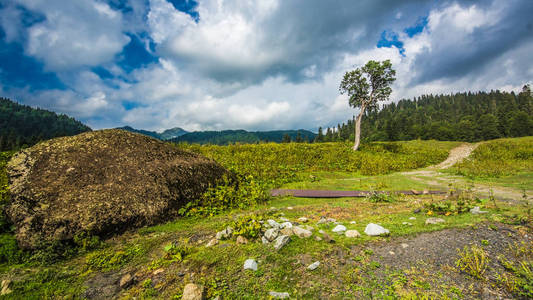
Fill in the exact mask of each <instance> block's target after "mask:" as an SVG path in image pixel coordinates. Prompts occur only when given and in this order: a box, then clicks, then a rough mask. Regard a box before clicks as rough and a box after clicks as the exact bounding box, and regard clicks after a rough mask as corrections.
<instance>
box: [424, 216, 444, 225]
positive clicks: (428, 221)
mask: <svg viewBox="0 0 533 300" xmlns="http://www.w3.org/2000/svg"><path fill="white" fill-rule="evenodd" d="M444 222H446V221H444V219H441V218H427V219H426V225H428V224H439V223H444Z"/></svg>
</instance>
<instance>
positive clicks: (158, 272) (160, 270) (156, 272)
mask: <svg viewBox="0 0 533 300" xmlns="http://www.w3.org/2000/svg"><path fill="white" fill-rule="evenodd" d="M163 272H165V269H163V268H159V269H157V270H155V271H153V272H152V275H154V276H155V275H158V274H161V273H163Z"/></svg>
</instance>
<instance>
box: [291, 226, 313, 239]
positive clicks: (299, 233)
mask: <svg viewBox="0 0 533 300" xmlns="http://www.w3.org/2000/svg"><path fill="white" fill-rule="evenodd" d="M292 232H294V234H295V235H297V236H298V237H300V238H308V237H310V236H311V235H312V234H313V233H312V232H311V231H309V230H307V229H303V228H301V227H299V226H294V227H293V228H292Z"/></svg>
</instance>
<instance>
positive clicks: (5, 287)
mask: <svg viewBox="0 0 533 300" xmlns="http://www.w3.org/2000/svg"><path fill="white" fill-rule="evenodd" d="M10 285H11V280H9V279H4V280H2V291H1V292H0V295H2V296H3V295H7V294H11V292H13V291H12V290H11V289H10V288H9V286H10Z"/></svg>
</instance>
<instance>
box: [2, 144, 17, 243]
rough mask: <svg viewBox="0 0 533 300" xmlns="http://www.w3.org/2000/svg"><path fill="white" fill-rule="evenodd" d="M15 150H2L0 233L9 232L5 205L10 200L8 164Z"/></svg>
mask: <svg viewBox="0 0 533 300" xmlns="http://www.w3.org/2000/svg"><path fill="white" fill-rule="evenodd" d="M13 154H14V152H0V212H1V213H0V233H3V232H9V231H10V228H9V224H8V222H7V220H6V218H5V214H4V213H3V211H4V206H5V205H6V204H7V203H8V201H9V186H8V181H7V172H6V165H7V163H8V162H9V160H10V159H11V156H13Z"/></svg>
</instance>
